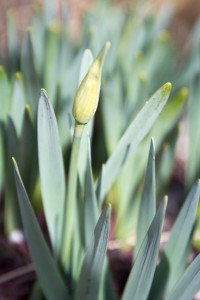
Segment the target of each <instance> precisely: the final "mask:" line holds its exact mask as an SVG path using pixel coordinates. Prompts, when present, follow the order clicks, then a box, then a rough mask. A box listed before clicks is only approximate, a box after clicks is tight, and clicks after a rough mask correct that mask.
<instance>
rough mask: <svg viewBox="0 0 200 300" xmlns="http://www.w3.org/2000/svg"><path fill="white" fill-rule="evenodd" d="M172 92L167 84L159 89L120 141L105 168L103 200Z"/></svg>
mask: <svg viewBox="0 0 200 300" xmlns="http://www.w3.org/2000/svg"><path fill="white" fill-rule="evenodd" d="M170 91H171V84H170V83H166V84H165V85H163V86H162V87H161V88H160V89H158V90H157V91H156V92H155V93H154V94H153V96H152V97H151V98H150V99H149V101H147V102H146V103H145V105H144V106H143V108H142V109H141V110H140V112H139V113H138V115H137V116H136V118H135V119H134V121H133V122H132V123H131V124H130V126H129V127H128V129H127V130H126V132H125V133H124V135H123V136H122V138H121V139H120V141H119V143H118V144H117V147H116V148H115V150H114V152H113V154H112V155H111V156H110V158H109V159H108V160H107V162H106V164H105V166H104V178H103V182H102V186H103V190H102V199H103V198H104V197H105V194H106V193H107V191H108V190H109V188H110V187H111V185H112V183H113V182H114V180H115V178H116V176H117V175H118V173H119V171H120V169H121V167H122V165H123V164H124V162H125V160H126V159H127V157H128V156H129V155H130V154H131V153H132V152H133V150H134V149H135V148H136V146H137V145H138V144H139V143H140V142H141V141H142V139H143V138H144V137H145V135H146V134H147V133H148V131H149V130H150V128H151V127H152V125H153V123H154V121H155V120H156V118H157V117H158V115H159V113H160V112H161V110H162V109H163V107H164V105H165V104H166V102H167V100H168V98H169V95H170Z"/></svg>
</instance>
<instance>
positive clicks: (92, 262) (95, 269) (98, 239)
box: [75, 205, 110, 300]
mask: <svg viewBox="0 0 200 300" xmlns="http://www.w3.org/2000/svg"><path fill="white" fill-rule="evenodd" d="M109 222H110V206H109V205H106V207H105V208H104V210H103V212H102V214H101V216H100V218H99V220H98V223H97V225H96V227H95V231H94V236H93V237H92V239H91V242H90V245H89V247H88V250H87V252H86V255H85V258H84V261H83V265H82V269H81V273H80V277H79V282H78V286H77V291H76V297H75V299H77V300H78V299H82V300H86V299H87V300H95V299H97V297H98V289H99V282H100V275H101V271H102V267H103V261H104V257H105V254H106V247H107V241H108V234H109Z"/></svg>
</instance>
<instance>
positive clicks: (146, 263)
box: [122, 197, 167, 300]
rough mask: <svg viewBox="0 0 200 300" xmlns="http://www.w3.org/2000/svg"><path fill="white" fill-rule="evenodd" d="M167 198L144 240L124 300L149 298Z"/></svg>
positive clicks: (163, 201)
mask: <svg viewBox="0 0 200 300" xmlns="http://www.w3.org/2000/svg"><path fill="white" fill-rule="evenodd" d="M166 204H167V197H165V199H164V200H162V202H161V204H160V207H159V209H158V211H157V213H156V215H155V217H154V219H153V221H152V223H151V226H150V228H149V230H148V232H147V234H146V236H145V238H144V241H143V243H142V246H141V248H140V250H139V252H138V255H137V257H136V259H135V262H134V265H133V267H132V270H131V273H130V275H129V277H128V281H127V284H126V286H125V290H124V293H123V295H122V300H139V299H141V300H146V299H147V297H148V293H149V290H150V288H151V283H152V280H153V275H154V272H155V269H156V263H157V258H158V252H159V245H160V237H161V231H162V225H163V219H164V215H165V209H166Z"/></svg>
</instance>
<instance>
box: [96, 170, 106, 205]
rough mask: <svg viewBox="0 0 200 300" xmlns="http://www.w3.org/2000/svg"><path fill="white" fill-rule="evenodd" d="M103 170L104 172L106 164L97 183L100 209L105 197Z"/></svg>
mask: <svg viewBox="0 0 200 300" xmlns="http://www.w3.org/2000/svg"><path fill="white" fill-rule="evenodd" d="M103 170H104V164H103V165H102V166H101V171H100V174H99V178H98V181H97V186H96V197H97V203H98V206H99V207H100V206H101V204H102V202H103V200H104V197H102V180H103Z"/></svg>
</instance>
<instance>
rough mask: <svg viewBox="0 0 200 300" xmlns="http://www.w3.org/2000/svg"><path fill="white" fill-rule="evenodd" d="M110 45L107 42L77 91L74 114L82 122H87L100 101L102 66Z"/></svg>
mask: <svg viewBox="0 0 200 300" xmlns="http://www.w3.org/2000/svg"><path fill="white" fill-rule="evenodd" d="M109 47H110V42H107V43H106V44H105V46H104V48H103V49H102V50H101V52H100V53H99V55H98V56H97V58H96V59H95V60H94V62H93V63H92V65H91V67H90V68H89V70H88V72H87V74H86V75H85V77H84V78H83V80H82V82H81V84H80V86H79V88H78V90H77V92H76V95H75V99H74V103H73V109H72V114H73V116H74V118H75V120H76V121H77V122H78V123H80V124H87V123H88V122H89V120H90V119H91V118H92V117H93V115H94V114H95V112H96V109H97V105H98V101H99V92H100V85H101V73H102V67H103V63H104V59H105V56H106V53H107V51H108V49H109Z"/></svg>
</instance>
